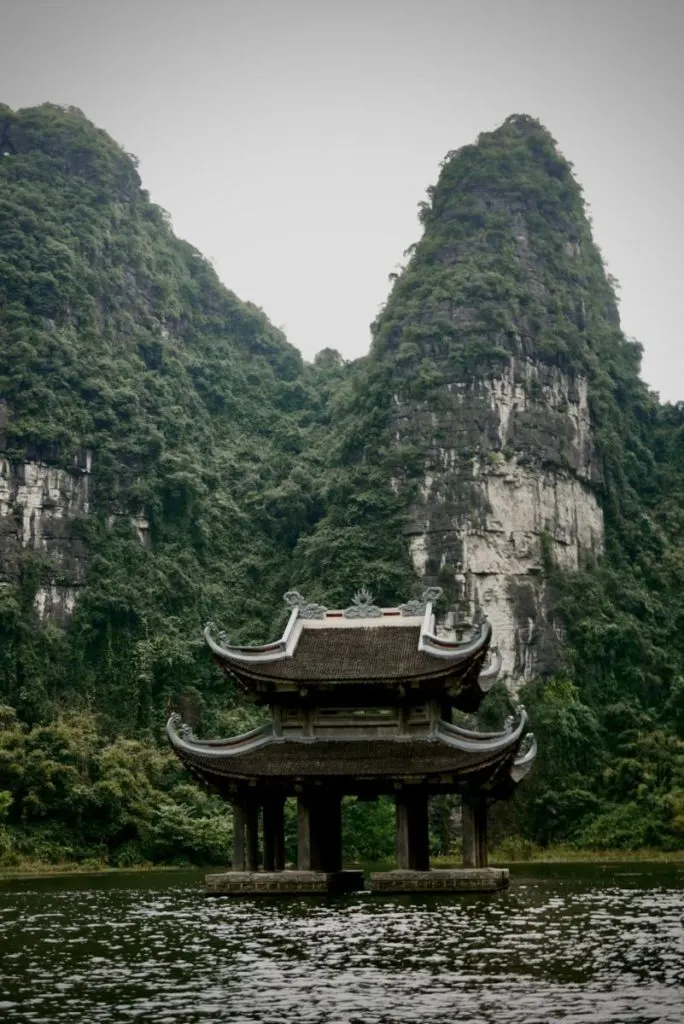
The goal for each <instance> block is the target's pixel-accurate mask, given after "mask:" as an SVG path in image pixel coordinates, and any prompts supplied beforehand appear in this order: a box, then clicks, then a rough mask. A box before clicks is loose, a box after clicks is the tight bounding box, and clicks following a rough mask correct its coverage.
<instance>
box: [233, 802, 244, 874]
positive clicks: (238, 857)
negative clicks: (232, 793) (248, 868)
mask: <svg viewBox="0 0 684 1024" xmlns="http://www.w3.org/2000/svg"><path fill="white" fill-rule="evenodd" d="M244 870H245V805H244V803H243V802H242V800H233V871H244Z"/></svg>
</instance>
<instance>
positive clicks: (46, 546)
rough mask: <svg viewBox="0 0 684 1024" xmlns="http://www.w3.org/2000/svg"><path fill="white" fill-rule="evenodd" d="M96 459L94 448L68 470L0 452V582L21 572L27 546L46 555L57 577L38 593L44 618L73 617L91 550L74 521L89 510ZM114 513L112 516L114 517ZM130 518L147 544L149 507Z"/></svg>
mask: <svg viewBox="0 0 684 1024" xmlns="http://www.w3.org/2000/svg"><path fill="white" fill-rule="evenodd" d="M92 465H93V456H92V452H91V451H85V452H83V454H82V456H81V457H78V458H76V459H75V460H74V466H73V468H72V469H69V470H68V471H67V470H64V469H59V468H57V467H55V466H49V465H47V464H46V463H43V462H37V461H29V460H27V461H25V462H21V463H13V462H10V461H9V460H8V459H4V458H0V582H6V583H9V582H12V581H13V579H15V578H16V574H17V571H18V566H19V559H20V556H21V552H22V551H25V550H32V551H36V552H40V553H42V554H43V555H45V556H46V559H47V561H48V564H49V565H50V566H51V568H52V569H53V570H54V572H55V580H54V581H52V582H49V583H45V584H44V585H43V586H41V587H40V588H39V589H38V591H37V593H36V596H35V607H36V611H37V612H38V615H39V616H40V618H41V619H43V618H50V619H56V620H60V621H65V620H67V619H69V618H70V617H71V615H72V613H73V610H74V606H75V603H76V599H77V596H78V592H79V589H80V588H81V587H82V586H83V584H84V582H85V575H86V570H87V561H86V557H87V553H86V551H85V550H84V548H83V546H82V544H80V543H79V542H77V541H75V540H74V536H73V534H72V532H71V523H72V521H73V520H74V518H76V517H77V516H81V515H88V513H89V512H90V475H91V472H92ZM115 518H116V517H115V516H111V517H110V523H111V522H113V521H114V519H115ZM125 518H126V519H127V520H128V521H129V522H130V523H131V525H132V526H133V528H134V529H135V532H136V534H137V536H138V538H139V540H140V543H141V544H143V545H145V546H146V545H147V544H148V543H149V529H150V524H149V520H148V518H147V516H146V515H145V510H144V509H141V510H140V511H139V512H138V514H137V515H135V516H129V515H126V517H125Z"/></svg>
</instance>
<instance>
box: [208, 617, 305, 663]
mask: <svg viewBox="0 0 684 1024" xmlns="http://www.w3.org/2000/svg"><path fill="white" fill-rule="evenodd" d="M298 614H299V612H298V609H297V608H294V609H293V610H292V613H291V615H290V618H289V619H288V621H287V625H286V627H285V631H284V633H283V635H282V636H281V638H280V640H274V641H273V642H272V643H270V644H261V645H260V646H257V647H234V646H232V645H231V644H218V643H217V642H216V641H215V640H214V638H213V636H212V635H211V630H210V628H209V626H206V627H205V630H204V639H205V640H206V642H207V645H208V647H209V649H210V651H211V652H212V654H213V655H214V657H215V658H217V659H218V660H219V661H220V662H225V663H226V664H227V665H228V666H230V665H231V663H237V664H242V665H262V664H264V663H268V662H271V661H280V660H281V659H282V658H288V657H292V651H293V650H294V647H295V645H296V642H297V639H298V632H297V630H296V629H295V627H296V624H297V617H298Z"/></svg>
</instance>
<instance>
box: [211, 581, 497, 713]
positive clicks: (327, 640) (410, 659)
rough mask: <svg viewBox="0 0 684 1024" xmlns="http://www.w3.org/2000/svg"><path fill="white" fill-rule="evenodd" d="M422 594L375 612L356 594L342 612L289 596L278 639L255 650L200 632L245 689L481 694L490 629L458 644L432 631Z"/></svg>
mask: <svg viewBox="0 0 684 1024" xmlns="http://www.w3.org/2000/svg"><path fill="white" fill-rule="evenodd" d="M439 593H440V591H439V590H437V589H433V590H430V591H426V592H425V594H423V597H422V598H421V599H420V600H417V601H411V602H407V603H406V604H404V605H399V606H398V607H396V608H379V607H378V606H376V605H374V604H373V603H372V599H371V598H370V595H366V593H365V592H362V594H361V597H359V595H356V596H355V600H354V603H353V604H352V605H351V606H350V607H349V608H347V609H344V610H340V611H328V610H327V609H326V608H323V607H322V606H320V605H312V604H310V603H307V602H305V601H304V599H303V598H301V595H299V594H298V593H297V592H296V591H290V592H289V593H288V594H286V595H285V599H286V601H287V602H288V604H290V607H291V614H290V618H289V621H288V623H287V626H286V628H285V631H284V633H283V635H282V637H281V638H280V639H279V640H277V641H275V642H273V643H270V644H264V645H262V646H258V647H237V646H234V645H231V644H230V643H229V642H228V641H227V639H225V638H221V639H220V641H219V640H217V639H215V637H214V635H213V633H212V629H211V627H207V629H206V630H205V638H206V640H207V643H208V645H209V647H210V649H211V651H212V653H213V655H214V657H215V659H216V660H217V662H218V663H219V664H220V665H221V666H222V667H223V668H224V669H226V670H227V671H229V672H230V673H231V674H232V675H234V676H235V677H237V678H238V680H239V681H240V682H242V683H243V684H244V685H245V686H247V687H251V686H253V685H254V684H259V683H270V684H273V685H274V686H275V687H277V686H278V685H279V684H283V683H295V684H344V683H360V682H364V683H380V684H388V683H397V684H401V683H406V682H409V683H410V682H414V681H425V682H430V681H435V680H448V679H454V678H459V679H465V678H468V679H469V681H470V682H471V683H475V684H477V683H478V681H479V690H480V696H481V694H482V693H484V692H486V691H487V690H488V689H490V688H491V686H492V684H493V682H494V680H495V678H496V676H497V674H498V671H499V667H500V661H498V659H494V661H493V662H492V663H491V664H490V665H489V666H488V667H487V668H486V669H483V664H484V661H485V658H486V655H487V651H488V648H489V643H490V640H491V626H490V625H489V623H488V622H487V621H486V620H483V621H482V622H480V624H479V625H478V626H477V627H476V628H475V630H474V633H473V635H472V636H471V637H470V638H468V639H467V640H465V641H458V640H449V639H445V638H444V637H440V636H437V635H436V633H435V617H434V614H433V610H432V605H433V600H434V599H435V597H436V596H438V594H439Z"/></svg>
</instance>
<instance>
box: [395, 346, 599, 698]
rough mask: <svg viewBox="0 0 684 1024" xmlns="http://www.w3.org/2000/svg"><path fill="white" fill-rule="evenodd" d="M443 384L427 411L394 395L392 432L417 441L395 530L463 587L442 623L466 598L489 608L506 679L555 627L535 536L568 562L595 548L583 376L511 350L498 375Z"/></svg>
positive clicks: (523, 669)
mask: <svg viewBox="0 0 684 1024" xmlns="http://www.w3.org/2000/svg"><path fill="white" fill-rule="evenodd" d="M447 391H448V392H449V404H448V406H447V407H446V408H445V409H443V410H442V411H441V413H440V414H439V415H438V416H437V421H436V422H435V413H434V411H433V410H428V409H426V408H425V407H421V406H417V405H415V404H413V403H411V404H406V405H403V406H402V404H401V402H400V401H399V402H397V403H396V405H397V408H396V414H397V425H398V433H399V435H400V437H404V436H405V435H406V433H407V432H408V431H412V432H413V435H414V437H415V434H416V433H417V432H420V435H421V441H422V443H423V444H425V442H426V441H427V450H428V451H429V456H428V458H427V459H426V465H425V475H424V478H423V480H422V481H421V482H420V488H419V490H420V499H419V500H418V501H417V502H416V503H415V505H414V506H413V509H412V517H411V519H412V522H411V525H410V527H409V528H408V530H407V533H408V537H407V539H408V544H409V550H410V554H411V559H412V562H413V565H414V568H415V570H416V572H417V573H418V574H419V575H420V576H421V577H424V576H428V577H430V578H431V580H430V581H431V582H432V581H433V577H436V575H437V574H438V573H441V574H442V579H443V574H444V572H447V573H451V574H452V578H453V580H454V582H455V583H457V584H458V586H459V590H460V591H461V593H464V597H465V601H464V602H462V604H461V607H459V608H454V610H453V613H452V614H451V615H450V617H449V620H448V621H447V622H446V623H445V627H446V628H449V627H450V626H453V625H454V624H455V623H456V620H457V619H458V618H459V617H463V616H465V617H469V616H472V615H473V614H474V612H475V609H476V608H481V609H482V610H483V611H484V612H485V613H486V615H487V616H488V617H489V618H490V620H491V622H492V626H493V631H494V638H495V643H496V644H497V645H498V646H499V649H500V651H501V654H502V658H503V669H502V674H503V675H504V676H505V677H507V679H508V682H509V685H510V687H511V688H512V689H513V690H515V689H516V688H517V687H518V686H519V685H520V684H521V683H522V682H523V681H524V680H526V679H528V678H530V677H531V676H532V675H534V674H535V673H536V672H538V671H540V670H544V668H545V667H546V663H547V662H548V661H549V660H550V657H549V656H550V652H549V648H550V647H554V648H556V649H557V648H558V644H559V640H560V639H561V628H560V626H559V624H558V623H556V622H554V621H553V620H552V616H551V614H550V611H549V608H548V597H547V594H546V589H545V584H544V577H543V550H544V548H546V550H547V551H548V552H549V553H550V554H551V555H552V556H553V559H554V561H555V562H556V563H557V564H558V565H559V566H561V567H562V568H564V569H566V570H570V571H572V570H576V569H578V568H579V566H580V564H581V562H582V559H583V558H585V557H588V558H591V557H596V556H597V555H599V554H600V553H601V551H602V550H603V540H604V528H603V513H602V510H601V507H600V504H599V501H598V497H597V487H596V485H597V484H598V483H599V474H598V470H597V460H596V457H595V452H594V447H593V442H592V434H591V421H590V415H589V407H588V400H587V382H586V381H585V380H583V379H581V378H571V377H569V376H567V375H565V374H563V373H562V372H561V371H560V370H559V369H558V368H557V367H548V366H543V367H540V366H538V365H537V364H534V363H532V362H531V361H523V360H518V361H515V362H514V361H512V362H511V366H510V367H509V368H508V369H507V370H505V371H504V372H503V373H501V375H500V376H498V377H495V378H493V379H489V380H478V381H472V382H465V383H464V382H455V383H453V384H450V385H447ZM450 433H452V434H453V435H454V445H453V447H450V446H449V445H448V440H449V434H450ZM430 435H432V437H433V438H435V441H434V442H433V443H432V445H430ZM437 436H439V443H438V444H437V443H436V439H437ZM445 441H446V442H447V443H446V444H445ZM480 442H481V443H480ZM459 491H460V493H461V495H462V496H463V498H462V500H459ZM464 579H465V581H464ZM551 653H553V652H551ZM551 660H552V658H551Z"/></svg>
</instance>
